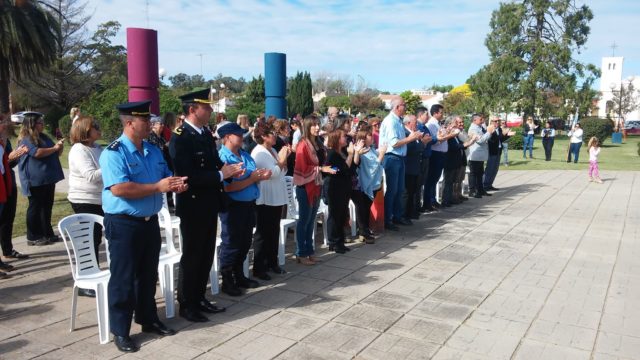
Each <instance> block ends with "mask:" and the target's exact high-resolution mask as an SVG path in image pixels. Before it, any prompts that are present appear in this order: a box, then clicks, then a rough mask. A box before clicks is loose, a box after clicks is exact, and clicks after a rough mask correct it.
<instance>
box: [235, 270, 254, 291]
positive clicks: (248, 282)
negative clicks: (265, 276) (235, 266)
mask: <svg viewBox="0 0 640 360" xmlns="http://www.w3.org/2000/svg"><path fill="white" fill-rule="evenodd" d="M233 278H234V279H235V281H236V287H239V288H243V289H255V288H257V287H259V286H260V283H259V282H257V281H255V280H252V279H249V278H248V277H246V276H244V273H243V272H242V271H239V272H235V273H234V274H233Z"/></svg>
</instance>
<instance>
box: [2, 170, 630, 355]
mask: <svg viewBox="0 0 640 360" xmlns="http://www.w3.org/2000/svg"><path fill="white" fill-rule="evenodd" d="M604 180H605V183H604V184H602V185H599V184H595V183H589V182H587V181H586V174H585V171H537V172H533V171H504V172H501V173H500V174H499V176H498V179H497V181H496V186H497V187H499V188H501V189H502V190H500V191H498V192H496V193H495V194H494V196H492V197H490V198H483V199H480V200H476V199H471V200H470V201H468V202H466V203H465V204H463V205H459V206H457V207H452V208H447V209H445V210H443V211H441V212H438V213H436V214H429V215H424V216H422V217H421V219H420V220H418V221H416V222H415V225H414V226H412V227H404V228H403V229H402V230H403V231H402V232H400V233H388V234H386V235H385V236H384V237H381V238H380V239H379V240H378V241H377V243H376V244H374V245H362V244H351V245H350V246H351V248H352V249H353V251H351V252H349V253H348V254H345V255H335V254H329V253H326V250H324V249H320V251H319V252H320V253H319V255H320V258H321V259H323V260H324V261H323V262H322V263H320V264H319V265H317V266H314V267H304V266H302V265H299V264H296V263H295V262H293V261H291V260H288V262H287V264H286V266H285V267H286V269H287V270H288V271H289V273H288V274H286V275H284V276H274V279H273V280H271V281H269V282H263V285H264V286H262V287H260V288H259V289H256V290H254V291H251V292H250V293H248V294H247V295H244V296H242V297H240V298H230V297H227V296H224V295H220V296H215V297H212V299H213V300H215V301H217V302H218V303H219V304H222V305H225V306H228V310H227V312H226V313H224V314H217V315H214V316H211V318H210V319H211V321H210V322H209V323H206V324H192V323H189V322H186V321H184V320H183V319H180V318H174V319H167V320H166V323H167V324H168V325H169V326H171V327H174V328H176V329H178V330H179V333H178V334H177V335H175V336H172V337H166V338H157V337H155V336H151V335H148V334H140V333H139V331H140V327H139V326H137V325H134V326H133V328H132V334H133V338H134V339H135V340H136V341H138V342H139V343H141V344H142V348H141V351H140V352H138V353H135V354H130V355H123V354H122V353H119V352H118V351H117V349H116V348H115V346H114V345H113V344H109V345H99V343H98V339H97V327H96V317H95V302H94V300H93V299H89V298H79V303H78V314H79V316H78V320H77V329H76V330H75V331H74V332H69V331H68V329H69V314H70V291H71V285H72V280H71V276H70V273H69V266H68V262H67V258H66V253H65V251H64V247H63V246H62V244H55V245H51V246H47V247H44V248H27V247H26V244H25V241H24V239H16V245H17V248H18V250H20V251H23V250H24V252H27V253H31V254H32V257H31V258H30V259H28V260H24V261H12V264H13V265H15V266H16V267H18V270H16V271H15V272H14V273H13V276H12V277H11V278H10V279H6V280H2V281H0V358H7V359H32V358H42V359H57V358H64V359H75V358H83V359H86V358H97V359H112V358H117V357H126V358H153V359H163V358H171V359H194V358H197V359H385V360H389V359H427V358H434V359H508V358H512V359H560V358H562V359H564V358H567V359H640V325H638V324H639V323H640V310H638V306H637V299H638V297H639V296H640V281H638V280H640V275H639V274H640V272H639V270H640V213H639V212H638V211H637V209H639V208H640V173H636V172H611V173H607V174H605V179H604ZM289 240H290V241H289V244H290V247H289V249H288V250H289V253H290V252H291V250H293V241H292V239H291V238H290V239H289ZM158 295H159V293H158ZM158 307H159V312H160V314H161V318H164V305H163V304H162V299H161V298H160V297H159V296H158Z"/></svg>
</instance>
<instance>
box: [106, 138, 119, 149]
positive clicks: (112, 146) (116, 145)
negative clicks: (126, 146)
mask: <svg viewBox="0 0 640 360" xmlns="http://www.w3.org/2000/svg"><path fill="white" fill-rule="evenodd" d="M119 147H120V140H116V141H114V142H112V143H111V144H109V146H107V149H108V150H114V151H115V150H118V148H119Z"/></svg>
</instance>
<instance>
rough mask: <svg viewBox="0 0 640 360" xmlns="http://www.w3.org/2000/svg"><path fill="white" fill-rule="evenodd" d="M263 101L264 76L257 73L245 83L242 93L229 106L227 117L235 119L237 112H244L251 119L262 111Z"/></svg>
mask: <svg viewBox="0 0 640 360" xmlns="http://www.w3.org/2000/svg"><path fill="white" fill-rule="evenodd" d="M264 103H265V94H264V78H263V77H262V75H259V76H258V77H257V78H253V79H251V81H249V82H248V83H247V86H246V87H245V89H244V91H243V92H242V94H241V95H240V96H238V97H237V98H236V99H235V105H233V106H232V107H229V108H228V109H227V112H226V114H227V117H228V118H229V119H235V118H236V117H237V116H238V114H245V115H248V116H249V119H250V120H251V121H253V119H255V118H257V117H258V115H260V114H261V113H264Z"/></svg>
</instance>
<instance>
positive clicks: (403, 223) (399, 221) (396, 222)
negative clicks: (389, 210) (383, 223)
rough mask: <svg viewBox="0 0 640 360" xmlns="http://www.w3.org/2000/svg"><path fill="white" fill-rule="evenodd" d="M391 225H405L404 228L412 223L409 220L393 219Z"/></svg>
mask: <svg viewBox="0 0 640 360" xmlns="http://www.w3.org/2000/svg"><path fill="white" fill-rule="evenodd" d="M393 223H394V224H396V225H405V226H409V225H413V222H411V220H409V219H399V220H395V219H394V220H393Z"/></svg>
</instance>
